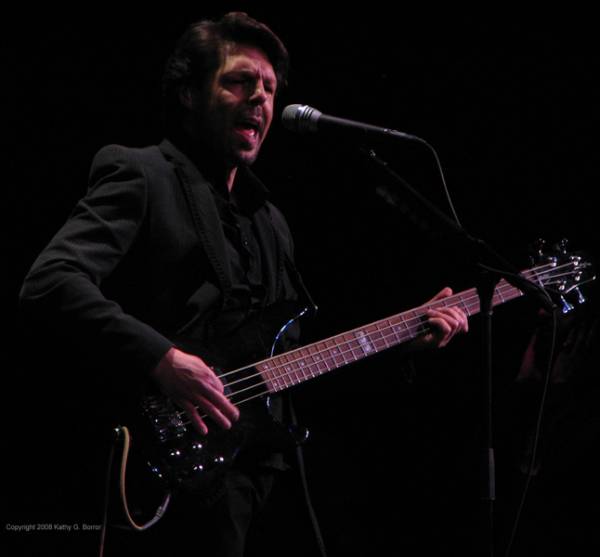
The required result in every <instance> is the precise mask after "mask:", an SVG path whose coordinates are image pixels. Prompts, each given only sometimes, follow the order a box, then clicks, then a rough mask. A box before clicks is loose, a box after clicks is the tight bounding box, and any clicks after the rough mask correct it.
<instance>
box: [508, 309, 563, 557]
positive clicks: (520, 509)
mask: <svg viewBox="0 0 600 557" xmlns="http://www.w3.org/2000/svg"><path fill="white" fill-rule="evenodd" d="M557 331H558V310H555V311H554V312H552V341H551V345H550V358H549V359H548V366H547V369H546V377H545V379H544V387H543V389H542V399H541V401H540V408H539V410H538V416H537V421H536V427H535V435H534V438H533V447H532V450H531V460H530V462H529V469H528V471H527V479H526V480H525V486H524V487H523V493H522V495H521V500H520V502H519V507H518V508H517V513H516V515H515V521H514V524H513V528H512V531H511V535H510V539H509V540H508V544H507V547H506V552H505V554H504V557H509V556H510V552H511V551H512V547H513V544H514V541H515V538H516V535H517V529H518V527H519V522H520V520H521V513H522V512H523V508H524V507H525V500H526V499H527V493H528V491H529V486H530V484H531V480H532V478H533V472H534V468H535V461H536V458H537V450H538V444H539V441H540V437H541V430H542V421H543V416H544V407H545V405H546V398H547V395H548V389H549V386H550V378H551V376H552V366H553V364H554V356H555V351H556V337H557Z"/></svg>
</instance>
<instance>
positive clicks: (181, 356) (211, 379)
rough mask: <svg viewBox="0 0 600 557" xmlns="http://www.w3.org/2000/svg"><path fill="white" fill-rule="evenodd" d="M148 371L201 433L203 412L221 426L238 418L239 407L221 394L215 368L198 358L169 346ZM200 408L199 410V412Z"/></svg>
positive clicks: (227, 426) (227, 425) (229, 425)
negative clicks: (156, 363)
mask: <svg viewBox="0 0 600 557" xmlns="http://www.w3.org/2000/svg"><path fill="white" fill-rule="evenodd" d="M152 375H153V377H154V379H155V380H156V382H157V383H158V385H159V386H160V388H161V390H162V391H163V393H164V394H165V395H167V396H168V397H169V398H170V399H171V400H172V401H173V402H174V403H175V404H177V405H179V406H180V407H181V408H183V410H184V411H185V413H186V414H187V415H188V417H189V418H190V420H191V421H192V424H193V426H194V428H195V429H196V430H198V431H199V432H200V433H202V434H203V435H205V434H206V433H208V428H207V427H206V424H205V423H204V420H203V419H202V415H204V414H206V415H207V416H209V417H210V418H212V419H213V420H214V421H215V422H216V423H217V424H219V425H220V426H221V427H223V428H224V429H229V428H231V424H232V422H234V421H236V420H237V419H238V418H239V415H240V413H239V410H238V409H237V408H236V407H235V406H234V405H233V404H232V403H231V402H230V401H229V399H228V398H227V397H226V396H225V395H224V394H223V392H224V387H223V383H221V380H220V379H219V378H218V377H217V375H216V374H215V372H214V371H213V370H212V369H210V368H209V367H208V366H207V365H206V364H205V363H204V362H203V361H202V360H201V359H200V358H198V357H197V356H193V355H191V354H186V353H185V352H182V351H181V350H178V349H177V348H171V349H170V350H169V351H168V352H167V353H166V354H165V355H164V356H163V358H162V360H161V361H160V362H159V363H158V365H157V366H156V368H155V369H154V371H153V372H152ZM199 411H200V412H199Z"/></svg>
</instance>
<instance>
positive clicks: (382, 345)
mask: <svg viewBox="0 0 600 557" xmlns="http://www.w3.org/2000/svg"><path fill="white" fill-rule="evenodd" d="M381 327H382V325H381V322H378V323H377V324H376V330H375V331H373V334H372V335H371V336H372V338H373V344H374V345H375V350H377V352H381V351H382V350H386V349H387V348H389V345H388V343H387V341H386V338H385V331H382V330H381Z"/></svg>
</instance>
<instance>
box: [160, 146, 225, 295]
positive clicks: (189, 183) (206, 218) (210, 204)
mask: <svg viewBox="0 0 600 557" xmlns="http://www.w3.org/2000/svg"><path fill="white" fill-rule="evenodd" d="M158 147H159V149H160V151H161V153H162V154H163V156H164V157H165V158H166V159H167V160H168V161H169V162H171V163H172V164H173V166H174V168H175V172H176V174H177V177H178V179H179V183H180V185H181V187H182V189H183V193H184V195H185V198H186V200H187V203H188V206H189V209H190V213H191V215H192V219H193V222H194V227H195V229H196V233H197V234H198V238H199V239H200V242H201V244H202V246H203V247H204V251H205V252H206V255H207V257H208V260H209V262H210V264H211V265H212V267H213V270H214V272H215V275H216V276H217V278H218V280H219V283H220V286H221V288H222V291H223V294H224V296H223V300H226V299H227V293H228V292H229V291H230V289H231V270H230V268H229V264H228V262H227V258H226V255H225V254H226V251H225V235H224V233H223V226H222V225H221V220H220V218H219V213H218V211H217V206H216V205H215V201H214V199H213V196H212V193H211V191H210V187H209V185H208V183H207V181H206V180H205V179H204V177H203V176H202V174H200V172H199V171H198V169H197V168H196V166H195V165H194V163H192V161H191V160H190V159H189V158H188V157H187V156H186V155H184V154H183V153H182V152H181V151H180V150H179V149H177V148H176V147H175V146H174V145H173V144H172V143H171V142H170V141H169V140H167V139H165V140H163V141H162V142H161V143H160V145H159V146H158Z"/></svg>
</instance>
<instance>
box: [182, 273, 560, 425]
mask: <svg viewBox="0 0 600 557" xmlns="http://www.w3.org/2000/svg"><path fill="white" fill-rule="evenodd" d="M563 266H566V265H563ZM545 267H550V268H552V269H554V270H557V269H558V267H557V266H556V265H554V264H548V265H546V266H545ZM542 268H543V267H539V268H537V269H532V270H530V271H527V273H528V274H530V275H531V274H536V272H539V271H540V269H542ZM511 290H512V291H517V292H519V290H518V289H517V288H515V287H512V286H510V285H509V284H508V283H506V282H504V283H502V284H500V285H499V286H498V287H496V289H495V293H494V294H495V295H498V297H499V298H501V299H502V293H506V292H507V291H511ZM467 293H473V294H474V293H476V290H475V289H470V290H467V291H465V292H462V293H460V294H457V295H454V296H449V297H448V298H444V299H443V300H439V301H436V302H434V303H433V304H430V305H427V306H421V308H425V309H429V308H430V307H432V306H433V307H435V306H436V305H437V306H440V305H445V304H446V303H448V302H452V299H453V298H460V297H462V298H463V299H462V300H461V302H462V303H463V304H464V305H466V304H470V305H471V307H469V310H472V309H473V308H477V305H478V297H477V296H471V297H470V298H465V295H466V294H467ZM476 298H477V301H476V302H475V303H473V302H472V300H474V299H476ZM511 299H512V298H511ZM503 301H504V300H503ZM418 309H420V308H415V310H413V311H416V310H418ZM469 310H468V311H467V313H469V314H470V311H469ZM392 318H393V317H392ZM392 318H389V319H392ZM422 319H423V315H422V314H421V315H420V316H417V317H413V318H410V319H409V320H408V322H410V321H414V320H419V321H422ZM368 326H369V325H367V326H366V327H368ZM393 326H397V325H388V326H387V327H384V328H383V329H379V330H378V331H374V332H379V333H382V331H386V329H387V330H390V329H392V327H393ZM363 328H365V327H363ZM412 329H413V330H411V329H410V328H409V327H407V329H406V331H403V333H402V334H404V333H406V332H408V333H410V334H412V333H417V334H418V333H420V332H426V331H427V330H428V329H427V328H422V329H421V330H418V329H416V328H415V327H413V328H412ZM356 330H360V329H356ZM351 332H352V331H349V333H351ZM343 334H348V333H343ZM410 334H409V336H408V337H406V338H402V339H401V340H398V333H396V332H393V331H392V333H391V334H390V335H387V337H388V338H389V337H390V336H394V337H395V338H396V341H397V342H396V343H394V344H392V345H391V346H394V345H396V344H401V343H402V342H403V341H405V340H407V339H410V338H413V337H412V336H411V335H410ZM382 338H383V339H384V342H385V338H386V337H385V335H383V334H382ZM327 340H330V339H325V340H324V341H321V342H326V341H327ZM356 342H358V341H357V340H356V338H353V339H351V340H349V341H344V342H343V343H340V344H339V345H338V346H342V345H349V344H351V343H356ZM386 344H387V342H386ZM391 346H386V348H389V347H391ZM304 348H306V347H304ZM358 348H360V346H359V347H358ZM354 349H356V347H355V348H354ZM301 350H302V348H299V349H296V350H294V351H292V352H290V353H288V354H291V353H293V352H300V351H301ZM330 350H331V347H327V346H326V347H325V348H324V349H320V350H318V351H316V352H313V353H312V354H309V355H310V356H320V355H321V354H325V353H327V352H329V351H330ZM352 350H353V349H352V348H351V349H350V350H349V351H346V352H342V354H344V353H348V352H352ZM375 352H377V350H375ZM300 355H301V354H300ZM366 355H369V354H366ZM301 356H302V355H301ZM306 357H307V356H302V357H301V358H300V359H296V360H290V361H288V362H284V366H290V365H293V364H294V363H296V362H298V361H300V360H304V359H305V358H306ZM363 357H364V356H363ZM327 359H333V356H332V355H331V354H328V355H327V356H326V358H324V359H323V360H319V361H324V363H325V365H326V366H327V371H329V370H330V368H329V366H328V365H327ZM359 359H360V358H359ZM353 361H356V359H354V360H351V361H350V362H346V361H344V363H343V364H342V365H346V364H348V363H352V362H353ZM333 363H334V364H335V360H334V362H333ZM313 365H316V364H315V363H313V364H309V368H310V367H311V366H313ZM284 366H281V364H276V366H275V367H276V369H277V370H281V368H282V367H284ZM337 367H340V366H336V365H334V367H333V369H337ZM241 369H242V370H243V369H246V368H241ZM237 371H240V370H237ZM298 371H300V370H298V369H295V370H292V371H291V372H287V373H283V374H280V375H279V378H280V379H281V380H282V381H283V378H284V377H286V378H290V377H291V378H292V385H294V384H297V383H300V382H302V381H304V380H306V379H310V378H311V377H304V378H303V379H301V380H300V381H298V379H299V378H298ZM235 372H236V370H234V371H232V372H229V373H228V374H226V375H229V374H231V373H235ZM319 375H320V374H319ZM258 376H261V381H259V382H256V383H254V384H253V385H251V386H250V387H246V388H244V389H240V390H239V391H236V392H234V393H231V394H230V395H229V396H230V397H234V396H236V395H239V394H241V393H243V392H246V391H248V390H251V389H255V388H257V387H260V386H262V385H266V384H267V383H268V381H265V380H264V379H262V374H261V373H260V372H259V373H256V374H254V375H252V376H247V377H243V378H241V379H238V380H236V381H233V382H231V383H229V384H228V386H229V385H233V384H235V383H239V382H242V381H247V380H249V379H252V378H254V377H258ZM294 376H295V377H294ZM312 377H315V375H313V376H312ZM294 379H295V380H296V382H297V383H294ZM284 384H285V388H287V387H289V386H291V385H287V384H286V383H285V382H284ZM269 392H272V391H271V390H269V389H267V390H266V391H264V392H261V393H258V394H255V395H253V396H251V397H249V398H246V399H244V400H242V401H237V402H234V404H237V405H238V406H239V405H240V404H242V403H243V402H247V401H248V400H252V399H254V398H257V397H259V396H262V395H264V394H268V393H269ZM179 414H180V417H181V414H184V412H180V413H179ZM187 423H189V422H187Z"/></svg>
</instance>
